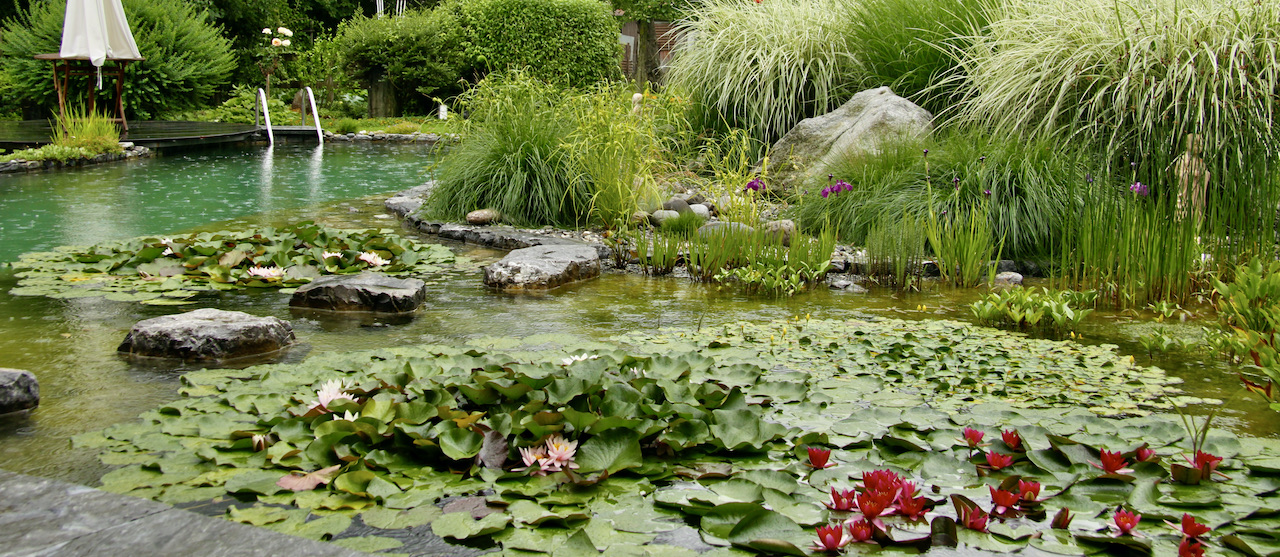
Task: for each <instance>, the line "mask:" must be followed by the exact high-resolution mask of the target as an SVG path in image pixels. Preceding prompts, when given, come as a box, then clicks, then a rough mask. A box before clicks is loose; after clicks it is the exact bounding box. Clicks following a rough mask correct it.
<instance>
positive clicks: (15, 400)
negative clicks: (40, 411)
mask: <svg viewBox="0 0 1280 557" xmlns="http://www.w3.org/2000/svg"><path fill="white" fill-rule="evenodd" d="M39 405H40V383H39V382H38V381H36V376H35V375H34V374H32V373H31V372H30V371H26V370H21V369H12V368H5V367H0V414H8V413H11V412H21V411H23V410H30V409H32V408H35V407H36V406H39Z"/></svg>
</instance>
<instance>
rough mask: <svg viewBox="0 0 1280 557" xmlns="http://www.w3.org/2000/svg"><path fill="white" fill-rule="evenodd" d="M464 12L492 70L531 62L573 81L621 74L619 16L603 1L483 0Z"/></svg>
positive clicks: (542, 72) (579, 83) (476, 49)
mask: <svg viewBox="0 0 1280 557" xmlns="http://www.w3.org/2000/svg"><path fill="white" fill-rule="evenodd" d="M442 8H443V7H442ZM442 8H437V9H442ZM464 12H465V15H466V17H467V20H466V22H465V26H466V28H467V35H468V40H469V41H470V45H471V46H470V48H471V49H472V52H473V53H474V55H475V59H476V60H477V61H478V62H480V63H481V65H482V66H484V67H485V68H487V69H489V70H492V71H505V70H509V69H513V68H528V71H529V72H530V74H531V75H533V76H535V77H538V78H540V79H543V80H546V81H552V82H556V83H559V84H562V85H568V86H571V87H585V86H589V85H592V84H594V83H597V82H600V81H605V80H610V79H617V78H619V77H621V68H620V66H619V64H618V22H617V20H616V19H615V18H614V17H613V14H612V13H610V11H609V7H608V5H607V4H606V3H604V2H598V1H596V0H483V1H481V2H477V3H474V4H467V5H466V8H465V9H464Z"/></svg>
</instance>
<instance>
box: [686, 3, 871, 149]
mask: <svg viewBox="0 0 1280 557" xmlns="http://www.w3.org/2000/svg"><path fill="white" fill-rule="evenodd" d="M843 12H844V8H843V6H842V4H841V3H840V2H838V1H836V0H778V1H770V2H760V3H756V2H746V1H744V0H708V1H706V2H699V3H696V4H694V7H693V8H691V10H690V13H689V14H688V17H687V18H686V19H685V20H684V21H683V22H682V23H681V24H680V25H679V29H680V32H682V33H684V36H686V37H690V39H689V40H688V41H685V42H682V43H679V44H678V45H677V47H676V51H675V53H674V55H673V58H672V61H671V66H670V69H669V70H668V73H667V80H668V83H669V84H670V85H671V86H673V87H675V88H677V89H680V90H683V91H686V92H687V93H688V94H689V96H690V98H691V99H692V100H693V102H694V110H693V112H692V119H693V120H694V121H695V122H696V127H698V128H711V129H726V128H735V127H738V128H744V129H746V130H748V131H749V132H750V134H751V136H752V137H754V138H756V139H759V140H762V141H765V142H768V143H772V142H773V141H775V140H777V139H778V138H779V137H781V136H782V135H783V134H785V133H786V132H787V131H788V130H790V129H791V127H792V126H794V125H795V124H796V123H797V122H799V121H800V120H802V119H804V118H807V117H810V116H816V115H818V114H823V113H826V112H828V111H830V110H831V109H833V108H835V107H837V106H839V105H840V104H842V103H844V102H845V101H847V100H848V99H849V97H850V96H851V95H852V94H853V93H854V92H855V91H856V88H855V87H853V86H854V80H852V79H851V77H852V76H853V75H854V74H855V71H856V62H855V60H854V59H853V56H851V55H850V54H849V53H850V39H851V37H850V36H849V34H848V33H847V31H846V29H845V25H844V23H843V18H841V17H838V16H836V15H835V14H840V13H843Z"/></svg>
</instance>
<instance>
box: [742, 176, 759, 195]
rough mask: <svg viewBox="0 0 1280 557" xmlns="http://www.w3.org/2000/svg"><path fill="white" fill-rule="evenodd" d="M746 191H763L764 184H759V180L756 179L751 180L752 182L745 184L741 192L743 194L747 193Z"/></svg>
mask: <svg viewBox="0 0 1280 557" xmlns="http://www.w3.org/2000/svg"><path fill="white" fill-rule="evenodd" d="M748 190H750V191H764V182H761V181H760V179H759V178H756V179H754V180H752V181H750V182H747V187H745V188H742V191H743V192H746V191H748Z"/></svg>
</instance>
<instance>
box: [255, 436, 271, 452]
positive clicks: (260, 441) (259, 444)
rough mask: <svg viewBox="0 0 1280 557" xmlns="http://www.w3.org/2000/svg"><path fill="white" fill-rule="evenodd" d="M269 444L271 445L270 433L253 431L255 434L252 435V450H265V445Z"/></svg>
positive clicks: (268, 445)
mask: <svg viewBox="0 0 1280 557" xmlns="http://www.w3.org/2000/svg"><path fill="white" fill-rule="evenodd" d="M270 446H271V434H270V433H255V434H254V435H253V450H254V451H265V450H267V447H270Z"/></svg>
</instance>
